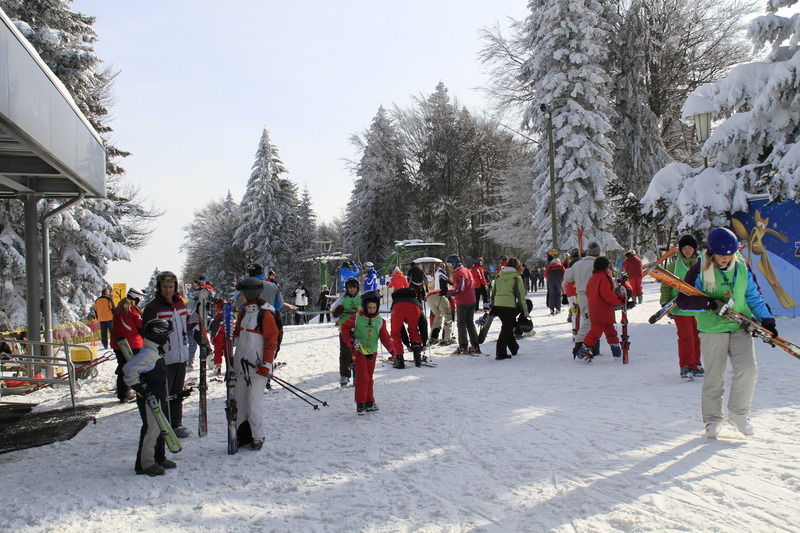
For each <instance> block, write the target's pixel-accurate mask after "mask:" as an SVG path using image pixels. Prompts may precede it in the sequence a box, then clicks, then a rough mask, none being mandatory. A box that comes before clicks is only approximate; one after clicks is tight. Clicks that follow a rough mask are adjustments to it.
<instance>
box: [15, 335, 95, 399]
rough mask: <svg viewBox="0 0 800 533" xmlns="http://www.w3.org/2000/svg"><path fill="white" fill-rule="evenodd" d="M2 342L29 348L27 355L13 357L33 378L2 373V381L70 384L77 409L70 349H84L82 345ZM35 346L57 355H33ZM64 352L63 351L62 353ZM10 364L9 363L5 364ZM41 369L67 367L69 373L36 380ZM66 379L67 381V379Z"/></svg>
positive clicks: (71, 397)
mask: <svg viewBox="0 0 800 533" xmlns="http://www.w3.org/2000/svg"><path fill="white" fill-rule="evenodd" d="M0 342H7V343H9V344H11V343H15V344H19V345H23V346H26V347H27V353H22V354H12V355H11V357H12V358H13V360H14V361H16V362H18V363H19V364H20V366H25V367H27V370H28V374H30V375H31V376H30V377H28V376H6V375H4V373H3V372H0V381H24V382H26V383H30V384H34V385H36V384H42V385H45V384H65V383H69V394H70V399H71V400H72V407H75V364H74V363H73V362H72V357H71V356H70V349H72V348H84V347H83V346H81V345H80V344H69V343H67V342H66V341H64V342H41V341H29V340H18V339H4V338H0ZM34 346H41V347H43V348H44V350H42V349H41V348H40V350H42V351H45V350H46V351H52V352H55V355H52V356H50V355H39V354H35V353H32V352H33V348H34ZM62 350H63V351H62ZM4 364H8V362H6V363H4ZM41 367H46V368H59V367H66V368H67V372H66V373H62V374H60V375H59V376H60V377H59V376H56V377H52V378H36V377H33V376H34V375H36V370H37V369H38V368H41ZM65 378H66V379H65ZM2 395H3V388H2V387H0V396H2Z"/></svg>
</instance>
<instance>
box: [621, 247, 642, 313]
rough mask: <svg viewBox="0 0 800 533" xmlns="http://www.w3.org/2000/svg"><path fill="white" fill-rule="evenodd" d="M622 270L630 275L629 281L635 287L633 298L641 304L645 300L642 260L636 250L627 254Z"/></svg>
mask: <svg viewBox="0 0 800 533" xmlns="http://www.w3.org/2000/svg"><path fill="white" fill-rule="evenodd" d="M622 270H624V271H625V272H627V273H628V281H630V283H631V287H633V296H634V297H635V298H636V299H637V301H638V302H639V303H642V301H643V300H644V295H643V294H642V277H643V276H644V274H643V273H642V260H641V259H640V258H639V256H638V255H636V250H628V251H627V252H625V261H623V262H622Z"/></svg>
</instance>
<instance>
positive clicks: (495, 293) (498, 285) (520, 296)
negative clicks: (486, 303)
mask: <svg viewBox="0 0 800 533" xmlns="http://www.w3.org/2000/svg"><path fill="white" fill-rule="evenodd" d="M525 296H526V291H525V284H524V283H523V281H522V276H520V275H519V274H518V273H517V269H516V268H514V267H508V266H507V267H503V268H501V269H500V273H499V274H498V275H497V279H496V280H494V285H493V286H492V307H511V308H517V309H519V312H520V313H522V314H524V315H527V314H528V309H527V306H526V304H525Z"/></svg>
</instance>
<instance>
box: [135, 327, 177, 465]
mask: <svg viewBox="0 0 800 533" xmlns="http://www.w3.org/2000/svg"><path fill="white" fill-rule="evenodd" d="M171 334H172V322H170V321H169V320H164V319H161V318H154V319H152V320H149V321H147V322H145V324H144V326H143V327H142V339H143V341H142V346H141V349H139V350H138V351H137V353H136V355H134V356H133V358H132V359H131V360H130V361H128V362H127V363H125V366H123V367H122V373H123V377H124V380H125V383H126V384H127V385H128V386H129V387H130V388H132V389H133V390H135V391H136V393H137V394H136V406H137V407H138V408H139V416H140V417H141V419H142V429H141V431H140V432H139V447H138V449H137V451H136V462H135V464H134V471H135V472H136V473H137V474H146V475H148V476H161V475H164V470H165V469H170V468H175V467H176V466H177V464H176V463H175V461H172V460H170V459H167V455H166V450H165V449H164V438H163V437H162V436H161V429H160V428H159V427H158V423H157V422H156V419H155V416H154V415H153V411H152V410H151V409H150V408H149V407H148V405H147V401H146V399H145V397H146V396H147V394H153V395H155V397H156V398H157V399H158V402H159V403H160V404H161V410H162V411H164V412H165V413H166V412H167V405H166V404H167V368H166V365H165V363H164V357H163V353H164V344H165V343H167V342H169V341H170V336H171Z"/></svg>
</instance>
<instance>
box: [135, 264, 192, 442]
mask: <svg viewBox="0 0 800 533" xmlns="http://www.w3.org/2000/svg"><path fill="white" fill-rule="evenodd" d="M154 318H161V319H164V320H167V321H169V322H171V323H172V330H171V333H170V336H169V339H168V340H167V342H166V343H165V344H164V362H165V363H166V366H167V397H169V398H171V399H170V400H169V410H168V416H167V418H169V421H170V424H171V425H172V427H173V429H174V430H175V435H176V436H178V437H179V438H182V439H183V438H186V437H188V436H189V430H188V429H187V428H186V427H184V426H183V398H184V395H183V394H181V393H182V392H183V385H184V381H185V379H186V365H187V363H188V361H189V332H190V331H191V330H192V329H193V328H194V326H195V318H194V317H193V316H191V315H190V313H189V309H188V308H187V307H186V303H185V302H184V301H183V298H181V297H180V296H179V295H178V277H177V276H176V275H175V274H174V273H172V272H170V271H169V270H165V271H163V272H159V273H158V275H157V276H156V294H155V297H154V298H153V299H152V300H151V301H150V302H149V303H148V304H147V305H146V306H145V308H144V311H143V312H142V322H144V323H145V324H146V323H147V322H149V321H150V320H153V319H154Z"/></svg>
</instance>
